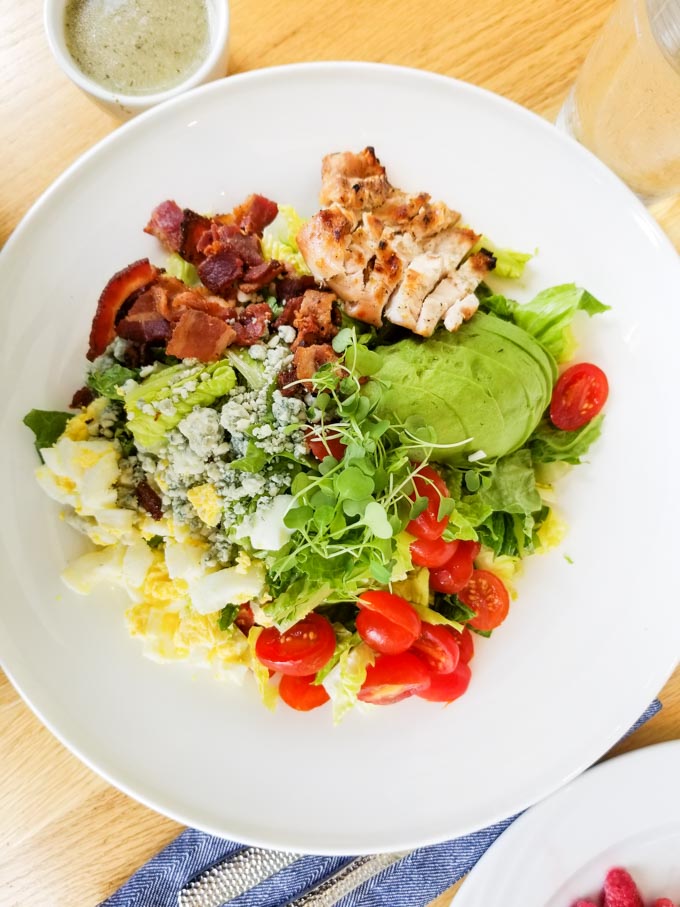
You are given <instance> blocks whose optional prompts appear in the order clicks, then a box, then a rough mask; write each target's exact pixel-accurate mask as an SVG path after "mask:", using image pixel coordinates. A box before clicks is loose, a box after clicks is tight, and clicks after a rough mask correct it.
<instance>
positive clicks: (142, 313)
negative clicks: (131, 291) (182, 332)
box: [116, 286, 172, 343]
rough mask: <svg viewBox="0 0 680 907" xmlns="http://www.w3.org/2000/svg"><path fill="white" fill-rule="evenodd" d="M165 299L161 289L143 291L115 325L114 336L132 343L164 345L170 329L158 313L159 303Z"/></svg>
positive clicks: (170, 332) (151, 288)
mask: <svg viewBox="0 0 680 907" xmlns="http://www.w3.org/2000/svg"><path fill="white" fill-rule="evenodd" d="M164 297H165V292H164V290H163V289H162V288H161V287H158V286H152V287H149V289H148V290H145V291H144V292H143V293H142V294H141V296H139V297H138V298H137V299H136V300H135V302H134V303H133V305H132V308H131V309H130V311H129V312H128V313H127V315H126V316H125V317H124V318H121V320H120V321H119V322H118V324H117V325H116V334H118V336H119V337H123V339H125V340H132V342H133V343H164V342H165V341H166V340H169V339H170V336H171V334H172V327H171V326H170V322H169V321H167V320H166V319H165V318H164V317H163V315H162V314H161V313H160V306H159V301H160V300H161V299H163V298H164Z"/></svg>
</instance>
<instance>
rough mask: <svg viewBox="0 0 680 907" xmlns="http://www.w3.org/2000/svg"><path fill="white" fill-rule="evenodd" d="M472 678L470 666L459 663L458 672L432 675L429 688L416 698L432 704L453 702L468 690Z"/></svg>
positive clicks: (420, 692) (421, 691)
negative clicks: (426, 700)
mask: <svg viewBox="0 0 680 907" xmlns="http://www.w3.org/2000/svg"><path fill="white" fill-rule="evenodd" d="M471 677H472V672H471V671H470V668H469V666H468V665H467V664H465V662H464V661H459V662H458V667H457V668H456V670H455V671H452V672H451V673H450V674H432V675H431V677H430V685H429V687H425V689H424V690H419V691H418V692H417V693H416V696H420V698H421V699H428V700H429V701H430V702H453V700H454V699H458V697H459V696H462V695H463V693H464V692H465V691H466V690H467V688H468V687H469V685H470V678H471Z"/></svg>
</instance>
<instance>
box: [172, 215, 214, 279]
mask: <svg viewBox="0 0 680 907" xmlns="http://www.w3.org/2000/svg"><path fill="white" fill-rule="evenodd" d="M182 214H183V217H182V224H181V227H180V243H179V249H178V252H179V254H180V255H181V256H182V258H183V259H184V260H185V261H188V262H191V264H192V265H199V264H200V263H201V262H202V261H203V258H204V256H203V254H202V253H201V252H199V250H198V248H199V245H200V244H201V240H202V238H203V236H204V234H205V232H206V230H208V231H209V230H210V227H211V225H212V222H211V221H210V219H209V218H207V217H204V216H203V215H202V214H196V212H195V211H192V210H191V209H190V208H185V209H184V211H183V212H182Z"/></svg>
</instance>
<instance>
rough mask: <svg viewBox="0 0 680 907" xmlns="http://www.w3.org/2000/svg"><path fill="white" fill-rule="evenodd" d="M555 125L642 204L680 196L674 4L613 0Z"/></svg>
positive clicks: (679, 16)
mask: <svg viewBox="0 0 680 907" xmlns="http://www.w3.org/2000/svg"><path fill="white" fill-rule="evenodd" d="M557 124H558V126H561V127H562V128H563V129H565V130H566V131H567V132H569V133H570V134H571V135H572V136H573V137H574V138H576V139H578V141H579V142H581V143H582V144H583V145H585V146H586V147H588V148H589V149H590V150H591V151H592V152H594V153H595V154H596V155H597V156H598V157H599V158H600V159H601V160H603V161H604V162H605V163H606V164H607V165H608V166H609V167H610V168H611V169H612V170H614V171H615V172H616V173H617V174H618V175H619V176H620V177H621V178H622V179H623V180H624V181H625V182H626V183H627V184H628V185H629V186H630V188H631V189H632V190H633V191H634V192H636V193H637V194H638V195H639V196H640V197H641V198H642V199H643V200H644V201H645V202H647V203H651V202H653V201H656V200H659V199H662V198H666V197H668V196H671V195H673V194H675V193H680V0H618V2H617V3H616V4H615V6H614V8H613V10H612V13H611V15H610V17H609V19H608V20H607V22H606V23H605V25H604V27H603V29H602V31H601V32H600V34H599V36H598V37H597V39H596V41H595V44H594V45H593V47H592V49H591V50H590V52H589V54H588V56H587V58H586V60H585V62H584V64H583V66H582V68H581V70H580V72H579V74H578V77H577V79H576V82H575V84H574V86H573V87H572V89H571V91H570V92H569V95H568V96H567V99H566V101H565V103H564V106H563V107H562V110H561V111H560V114H559V116H558V118H557Z"/></svg>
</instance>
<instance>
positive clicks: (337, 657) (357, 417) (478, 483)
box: [24, 205, 608, 720]
mask: <svg viewBox="0 0 680 907" xmlns="http://www.w3.org/2000/svg"><path fill="white" fill-rule="evenodd" d="M302 223H303V221H302V219H301V218H300V217H299V215H298V214H297V213H296V212H295V210H294V209H293V208H291V207H289V206H285V205H281V206H279V214H278V216H277V217H276V219H275V220H274V221H273V222H272V223H271V224H270V225H269V226H267V227H266V228H265V230H264V234H263V237H262V242H261V247H262V251H263V254H264V255H265V257H266V258H275V259H277V260H278V261H279V262H283V263H286V264H287V265H288V266H289V267H290V268H292V269H294V271H295V272H296V274H297V275H298V276H299V275H303V274H304V275H309V274H310V271H309V268H308V267H307V265H306V263H305V261H304V258H303V256H302V254H301V252H300V249H299V247H298V244H297V240H296V236H297V234H298V232H299V230H300V227H301V225H302ZM481 248H484V249H487V250H489V251H491V252H492V253H493V255H494V256H495V259H496V268H495V273H496V274H497V275H498V276H501V277H507V278H514V279H516V278H518V277H520V276H521V275H522V273H523V270H524V266H525V264H526V262H527V261H528V260H529V259H530V258H531V255H529V254H526V253H520V252H515V251H512V250H509V249H502V248H497V247H495V246H494V245H493V244H492V243H491V242H490V241H489V240H488V238H487V237H485V236H483V237H481V239H480V240H479V242H478V243H477V246H476V247H475V249H474V250H473V251H476V249H481ZM166 273H167V274H168V275H169V276H171V277H175V278H178V279H179V280H182V281H183V282H184V283H185V284H187V286H189V287H194V286H197V285H198V284H199V277H198V273H197V270H196V268H195V267H194V266H193V265H192V264H189V263H188V262H186V261H184V260H183V259H182V258H181V257H180V256H179V255H178V254H173V255H171V256H170V259H169V261H168V264H167V268H166ZM262 290H263V291H262V294H261V295H260V296H258V297H257V298H258V299H259V300H260V301H266V303H267V304H268V305H269V306H270V309H271V313H267V317H268V318H269V317H270V314H271V317H272V318H273V317H274V316H276V315H278V314H279V313H280V312H281V309H282V307H283V304H284V302H285V297H284V296H283V295H282V294H281V301H277V299H276V297H275V296H274V295H273V294H274V293H275V292H278V290H276V289H275V284H274V283H272V284H270V285H269V286H268V287H267V288H262ZM476 294H477V297H478V300H479V303H480V308H479V311H478V312H477V313H476V314H474V316H473V317H471V318H470V319H469V320H467V321H465V322H464V323H463V324H462V325H461V326H460V327H459V328H458V330H456V331H455V332H453V333H452V332H449V331H448V330H445V329H444V328H443V327H440V328H439V330H437V331H436V332H435V333H434V334H433V335H432V336H431V337H429V338H428V339H427V340H423V339H422V338H421V337H416V336H414V335H412V334H409V335H408V336H406V337H404V333H403V331H401V329H399V328H395V327H394V326H392V327H390V328H387V329H380V330H376V329H375V328H369V327H368V326H367V325H365V324H361V323H359V322H355V321H353V320H352V319H350V318H349V317H348V316H347V315H343V316H342V317H343V321H342V324H343V327H342V329H340V330H339V331H338V326H339V319H338V323H337V324H336V323H334V324H333V332H334V333H335V336H334V337H333V339H332V349H333V353H334V354H335V358H334V359H333V361H330V362H326V364H325V365H322V366H321V368H319V369H318V370H317V371H316V373H315V374H313V375H312V376H311V377H305V378H300V379H299V380H297V381H293V386H295V385H298V387H297V395H296V396H294V397H290V396H288V395H287V391H288V389H289V387H290V386H291V385H290V384H289V382H288V381H286V382H284V384H281V383H280V381H279V378H280V377H281V376H282V375H286V374H288V373H289V371H290V369H291V364H292V363H294V362H295V359H294V356H295V355H296V347H295V343H294V342H293V340H291V332H292V336H293V337H296V338H297V335H296V329H294V328H292V327H291V326H290V325H291V322H290V321H288V322H287V323H284V325H283V326H282V327H281V328H280V329H279V330H278V332H277V330H276V328H272V329H269V328H267V327H265V330H264V332H263V334H262V336H258V339H257V342H256V343H255V344H254V345H253V346H251V347H230V348H228V349H226V350H225V351H224V354H223V358H221V359H220V360H218V361H216V362H209V363H200V362H199V363H197V360H195V359H188V358H187V359H185V360H184V361H179V360H176V359H173V357H168V356H166V355H165V353H164V351H163V350H160V349H159V350H158V351H157V350H155V348H154V349H152V350H149V349H145V350H144V358H141V357H139V356H138V357H137V358H135V357H131V358H129V359H126V357H125V354H124V352H120V353H118V352H117V347H116V343H113V344H110V345H109V346H108V347H107V348H106V350H105V352H104V354H103V355H101V356H99V357H98V358H97V359H96V360H95V361H94V362H93V363H92V365H91V366H90V368H89V373H88V377H87V383H88V387H89V388H90V389H91V391H92V392H93V393H94V394H95V395H96V396H97V401H96V403H95V404H93V406H95V407H97V406H98V409H97V411H96V413H94V414H93V413H92V412H91V410H92V406H91V407H88V409H87V410H86V411H84V412H83V413H81V414H80V415H78V416H75V417H74V416H71V415H70V414H68V413H61V412H49V411H42V410H32V411H31V412H30V413H29V414H28V415H27V416H26V417H25V419H24V423H25V424H26V425H27V426H28V427H29V428H30V429H31V430H32V431H33V432H34V434H35V436H36V442H35V443H36V447H37V448H38V451H39V452H40V451H41V450H43V451H44V449H45V448H50V450H49V451H44V453H45V461H46V462H45V465H44V466H43V467H41V470H39V475H38V477H39V481H40V482H41V484H42V485H43V487H44V488H45V490H46V491H47V492H48V493H49V494H51V495H52V496H53V497H54V498H55V499H56V500H58V501H59V502H60V503H66V504H69V505H70V506H71V508H72V510H73V514H72V522H73V524H74V525H76V527H77V528H78V529H80V531H83V532H85V533H86V534H88V535H89V537H90V538H92V539H93V541H95V542H96V543H97V544H98V545H100V546H102V549H104V552H105V553H104V554H102V556H101V558H100V562H99V566H98V568H97V570H98V576H97V578H95V579H93V576H92V572H93V571H92V558H91V556H90V561H89V562H88V566H87V567H86V566H85V562H83V565H82V569H81V573H82V576H80V575H79V572H78V568H77V567H76V568H75V569H74V568H73V567H70V568H69V570H70V573H69V577H70V579H69V582H70V584H71V587H72V588H75V589H77V591H89V590H90V589H91V588H92V585H93V584H94V582H96V581H101V579H102V578H104V579H111V577H113V576H114V575H116V577H117V581H118V582H119V583H120V584H121V585H123V587H124V588H126V590H127V591H128V592H129V593H130V596H131V598H132V599H133V601H134V603H135V604H134V607H132V608H131V609H130V610H129V612H128V615H127V619H128V623H129V626H130V631H131V633H133V635H139V636H143V637H145V640H146V641H147V648H148V651H149V652H150V653H151V654H152V655H153V656H154V657H159V658H166V657H186V658H188V657H197V658H198V659H199V660H200V659H203V661H208V662H209V663H211V664H217V665H221V666H225V665H226V666H229V665H238V666H239V667H241V668H243V667H244V666H246V665H247V666H249V667H251V669H252V671H253V673H254V676H255V681H256V684H257V686H258V690H259V692H260V695H261V697H262V699H263V701H264V702H265V704H266V705H267V706H268V707H273V706H274V704H275V702H276V700H277V696H278V692H277V687H276V683H275V682H272V680H271V678H270V676H269V672H268V670H267V668H266V667H265V664H264V663H263V661H262V660H261V659H260V658H258V656H257V654H256V647H257V645H258V640H259V638H260V636H261V634H262V633H263V631H264V628H265V627H266V628H268V629H267V633H268V636H266V637H264V640H265V641H266V640H267V639H268V638H269V635H271V633H272V631H271V629H270V628H272V627H276V628H277V629H278V630H280V631H285V630H287V629H288V628H290V627H292V626H293V625H295V624H297V623H298V622H299V621H301V620H302V619H303V618H305V617H306V616H307V615H309V614H310V612H313V611H317V615H315V616H314V617H315V619H317V620H318V619H319V617H318V615H322V616H324V617H325V618H327V621H329V622H330V623H331V624H332V627H333V634H334V637H333V635H331V637H330V642H329V646H330V650H332V646H333V644H335V651H334V653H333V655H332V657H331V658H330V660H328V661H327V662H326V663H325V664H324V667H323V668H321V670H319V671H318V672H317V673H316V676H315V679H314V681H313V684H314V685H315V686H318V685H320V684H323V686H324V689H325V690H326V691H327V692H328V693H329V694H330V695H331V698H332V700H333V709H334V717H335V719H336V720H339V719H340V718H341V717H342V716H343V715H344V714H345V712H346V711H347V710H348V709H350V708H351V707H352V706H353V705H354V704H355V703H356V702H357V697H358V694H359V691H360V689H361V687H362V684H363V683H364V681H365V679H366V675H367V671H368V670H369V669H370V668H371V666H372V665H373V664H374V662H375V659H376V652H375V651H374V649H372V648H371V647H370V646H369V645H367V644H366V642H365V641H363V639H362V636H361V635H360V634H359V632H358V631H357V600H358V598H359V597H360V595H361V594H362V593H365V592H367V590H376V589H378V590H385V589H389V590H391V591H392V592H394V593H395V594H397V595H399V596H401V597H402V598H404V599H406V601H407V602H408V603H410V605H411V606H412V609H413V610H414V611H415V613H416V615H417V616H418V617H419V618H420V621H422V622H423V623H424V624H426V625H434V626H435V627H437V628H438V629H439V628H441V627H450V628H453V629H454V630H456V631H463V629H464V627H465V625H467V624H468V622H469V621H470V620H471V619H473V618H474V617H475V616H476V611H475V610H474V609H473V608H472V607H471V605H470V604H469V603H468V604H466V603H465V602H464V601H462V600H461V598H460V597H459V596H458V595H457V594H443V593H441V592H436V593H435V592H433V591H432V587H433V588H446V587H437V586H436V584H434V583H433V582H432V581H433V578H434V574H433V573H431V570H430V569H428V567H425V566H418V565H417V564H423V563H425V564H427V563H428V561H427V560H418V549H417V547H416V548H412V543H413V542H414V540H415V533H416V532H417V529H416V528H414V526H417V525H418V524H417V523H414V522H413V521H416V520H418V518H419V517H420V516H422V515H423V514H424V515H425V516H428V515H429V516H432V518H434V516H433V514H432V513H431V512H429V511H431V509H432V508H434V509H435V511H436V508H437V507H438V512H437V513H436V520H437V522H438V523H442V521H444V520H446V522H447V525H446V528H445V529H443V527H441V528H440V530H439V531H440V535H441V532H442V530H443V535H441V539H440V538H439V537H437V538H436V539H434V540H435V541H436V542H437V543H438V544H443V543H450V542H454V541H455V542H468V543H475V542H479V543H480V545H481V546H482V548H481V551H479V553H478V555H477V560H476V567H477V569H478V570H480V569H481V570H488V571H490V572H492V573H494V574H495V575H496V576H500V577H502V579H503V582H505V583H506V585H508V586H510V583H511V580H512V577H513V575H514V573H515V571H516V570H517V569H518V566H519V564H520V561H521V560H522V558H524V557H525V556H527V555H528V554H530V553H532V552H534V551H539V550H542V549H543V548H545V547H547V546H548V545H550V544H552V543H553V542H554V540H555V539H556V538H559V534H560V532H561V525H560V523H559V519H558V518H557V517H556V515H555V513H554V511H553V510H551V508H550V506H549V502H550V497H551V495H550V487H549V485H550V483H551V476H552V475H554V474H556V473H557V472H559V471H560V470H563V469H567V468H569V466H571V465H573V464H578V463H580V462H581V461H582V459H583V457H584V456H585V455H586V453H587V451H588V449H589V448H590V445H591V444H592V443H593V442H594V441H595V440H596V439H597V438H598V437H599V435H600V432H601V429H602V420H603V417H602V416H601V415H599V416H597V417H596V418H594V419H592V420H591V421H589V422H587V423H586V424H585V425H583V426H582V427H581V428H578V429H577V430H574V431H562V430H560V429H559V428H556V427H555V425H554V424H553V423H552V422H551V421H550V419H549V418H548V411H549V407H550V405H551V399H552V397H553V391H554V387H555V383H556V381H557V377H558V363H563V362H564V361H565V360H566V359H568V358H570V356H571V355H572V353H573V349H574V335H573V332H572V324H573V322H574V319H575V318H576V316H577V315H578V313H585V314H586V315H588V316H592V315H595V314H598V313H601V312H604V311H606V310H607V308H608V307H607V306H605V305H603V304H602V303H600V302H599V301H598V300H597V299H596V298H595V297H594V296H592V295H591V294H590V293H588V292H587V291H586V290H584V289H582V288H579V287H577V286H575V285H574V284H563V285H560V286H556V287H552V288H550V289H546V290H543V291H542V292H540V293H538V294H537V295H536V296H535V297H534V298H533V299H532V300H531V301H530V302H528V303H523V304H519V303H517V302H515V301H514V300H512V299H509V298H507V297H505V296H503V295H500V294H498V293H494V292H492V290H491V289H489V288H488V287H486V286H484V285H481V286H480V287H478V288H477V290H476ZM247 296H248V297H249V298H251V299H252V298H253V297H252V294H247ZM298 305H299V303H298ZM328 305H329V306H334V305H335V301H334V300H333V301H332V302H329V303H328ZM287 314H288V315H289V317H290V313H289V312H288V313H287ZM335 314H337V313H335ZM296 315H297V311H296V312H295V313H294V314H293V321H294V322H295V317H296ZM286 338H287V339H286ZM119 339H120V338H119ZM313 343H316V341H313ZM123 345H124V344H123ZM302 346H303V352H304V343H303V344H302ZM326 352H327V353H328V358H331V357H333V353H331V352H330V348H329V347H326ZM156 353H157V355H156ZM140 361H142V362H149V361H151V362H152V364H151V365H146V366H144V367H141V368H140V367H133V366H136V365H137V363H138V362H140ZM99 404H101V405H99ZM71 418H75V419H76V422H74V423H73V424H72V426H71V427H70V428H69V429H67V423H68V422H69V420H70V419H71ZM78 421H80V423H81V424H80V425H77V422H78ZM76 427H77V428H80V429H82V432H81V434H80V435H78V434H77V432H75V431H74V430H73V429H74V428H76ZM86 439H87V440H86ZM93 439H94V441H93ZM314 441H318V442H319V443H328V448H326V449H327V450H330V454H329V455H324V453H321V454H318V459H317V458H315V456H316V454H315V456H312V455H311V454H312V453H315V452H314V445H313V442H314ZM331 441H332V442H334V444H335V446H334V447H333V448H332V450H331V448H330V445H331ZM79 444H80V445H81V446H80V447H79V446H78V445H79ZM60 445H61V446H60ZM333 453H335V455H333ZM41 457H42V454H41ZM430 465H434V466H435V467H436V470H435V478H436V479H437V481H441V480H443V482H444V483H445V485H446V489H448V496H446V495H441V494H440V500H439V503H437V502H435V503H434V504H433V503H432V500H431V498H430V497H429V496H428V491H429V489H428V488H427V485H425V486H423V479H422V476H423V473H422V470H423V469H424V468H425V467H427V466H430ZM59 470H61V472H59ZM430 476H432V472H430ZM428 481H429V484H430V486H432V485H434V484H435V483H434V481H433V479H432V478H430V479H429V480H428ZM423 487H425V491H423ZM145 502H146V503H145ZM410 532H413V533H414V535H411V534H410ZM425 538H427V537H426V536H425ZM422 540H423V539H422V538H421V537H418V541H422ZM461 547H462V546H461ZM473 547H474V546H472V545H470V546H468V548H467V549H466V550H472V548H473ZM444 548H445V551H446V550H447V549H448V550H449V551H450V550H451V549H453V550H454V551H455V550H458V549H456V548H454V546H452V545H450V544H449V545H446V544H444ZM477 548H479V546H476V548H475V550H477ZM412 551H413V559H412ZM447 556H449V555H447ZM414 559H415V561H416V562H417V563H414ZM472 559H473V555H472V554H470V561H469V569H470V572H471V571H472ZM430 563H431V564H432V569H433V570H434V569H435V568H437V565H436V564H435V563H434V562H430ZM439 566H441V562H440V565H439ZM437 569H438V568H437ZM116 571H118V573H117V574H116ZM265 577H266V582H265ZM492 579H493V577H492ZM469 580H470V575H469V574H468V577H467V580H465V581H464V584H465V583H468V582H469ZM78 584H80V585H78ZM464 584H463V585H461V586H459V587H458V588H459V589H460V590H461V595H463V596H464V588H465V589H466V588H467V586H465V585H464ZM382 594H384V593H383V592H378V593H377V595H378V596H380V595H382ZM402 604H404V603H403V602H402ZM506 604H507V597H506ZM242 608H245V610H246V611H248V609H250V617H252V618H253V620H254V621H255V625H253V626H252V627H251V628H250V629H249V630H248V631H245V630H243V631H242V630H241V629H239V627H241V626H247V625H248V621H247V620H245V618H244V615H243V613H240V612H241V609H242ZM506 613H507V609H506ZM414 620H415V616H414ZM358 626H359V630H361V631H362V632H363V630H362V626H361V621H359V622H358ZM420 627H421V624H420V622H418V628H420ZM328 632H329V633H330V632H331V631H330V629H329V630H328ZM418 632H420V629H419V630H418ZM439 632H444V633H445V635H446V633H448V631H441V629H439ZM476 632H477V631H476ZM479 632H483V633H484V634H488V632H489V631H488V630H486V629H484V630H480V631H479ZM450 635H451V634H449V636H450ZM152 638H154V644H155V647H154V645H151V644H150V643H149V642H148V641H149V640H150V639H152ZM415 638H417V639H420V637H415ZM169 653H173V654H172V655H171V654H169ZM177 653H179V654H177ZM412 657H413V656H412ZM292 673H293V672H291V676H292ZM305 673H306V672H299V675H300V676H301V677H302V676H304V675H305ZM310 676H313V675H312V674H311V673H310ZM315 692H316V693H317V694H318V693H319V690H316V691H315ZM321 692H322V691H321Z"/></svg>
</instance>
